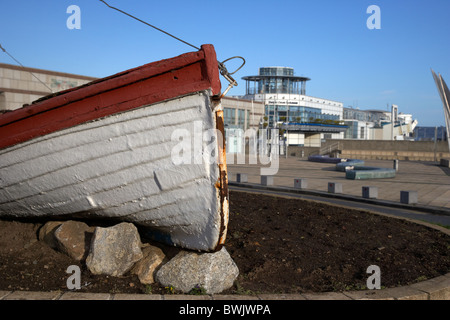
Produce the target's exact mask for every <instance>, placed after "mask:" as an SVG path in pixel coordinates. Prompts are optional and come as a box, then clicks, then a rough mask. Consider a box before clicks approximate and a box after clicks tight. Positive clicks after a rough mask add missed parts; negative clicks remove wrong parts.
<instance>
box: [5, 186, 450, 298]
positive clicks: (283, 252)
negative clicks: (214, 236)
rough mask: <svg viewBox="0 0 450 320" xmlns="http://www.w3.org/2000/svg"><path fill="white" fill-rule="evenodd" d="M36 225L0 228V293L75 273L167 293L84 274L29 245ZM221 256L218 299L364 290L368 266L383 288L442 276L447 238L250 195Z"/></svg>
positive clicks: (240, 199)
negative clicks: (228, 269)
mask: <svg viewBox="0 0 450 320" xmlns="http://www.w3.org/2000/svg"><path fill="white" fill-rule="evenodd" d="M43 223H44V222H23V221H9V220H0V290H29V291H52V290H61V291H67V290H68V289H67V286H66V281H67V279H68V277H69V276H70V274H68V273H66V269H67V268H68V267H69V266H70V265H79V266H80V267H81V269H82V274H81V281H82V288H81V289H80V291H83V292H108V293H169V289H168V288H162V287H159V286H158V285H156V284H154V285H152V286H151V287H150V286H144V285H142V284H140V283H139V280H138V279H137V277H136V276H131V275H129V276H124V277H120V278H115V277H107V276H94V275H92V274H90V273H89V271H87V270H86V268H85V267H83V265H80V263H79V262H77V261H74V260H72V259H71V258H69V257H67V256H66V255H64V254H63V253H59V252H57V251H55V250H53V249H51V248H50V247H48V246H47V245H46V244H45V243H44V242H41V241H38V240H37V232H38V230H39V228H40V227H41V226H42V225H43ZM143 240H144V239H143ZM160 247H162V248H163V249H164V250H165V251H166V252H167V253H168V255H169V256H170V255H173V254H175V253H176V250H174V249H173V248H167V247H164V246H161V245H160ZM226 248H227V250H228V252H229V253H230V255H231V256H232V258H233V259H234V261H235V262H236V264H237V266H238V267H239V270H240V275H239V277H238V279H237V281H236V283H235V286H234V287H233V288H231V289H229V290H227V291H226V292H224V293H229V294H230V293H237V294H252V293H305V292H326V291H343V290H357V289H365V288H366V281H367V278H368V277H369V276H370V274H367V273H366V270H367V268H368V267H369V266H370V265H377V266H379V268H380V270H381V286H382V287H385V288H388V287H395V286H401V285H407V284H411V283H415V282H418V281H423V280H426V279H429V278H433V277H436V276H439V275H443V274H445V273H447V272H450V236H448V235H445V234H444V233H442V232H440V231H437V230H435V229H432V228H428V227H425V226H422V225H418V224H415V223H411V222H407V221H404V220H398V219H394V218H387V217H382V216H379V215H374V214H370V213H367V212H365V211H357V210H349V209H345V208H340V207H334V206H328V205H325V204H321V203H316V202H309V201H302V200H298V199H288V198H281V197H270V196H265V195H259V194H252V193H241V192H230V221H229V230H228V238H227V244H226ZM175 292H176V291H175Z"/></svg>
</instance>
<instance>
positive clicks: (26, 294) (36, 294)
mask: <svg viewBox="0 0 450 320" xmlns="http://www.w3.org/2000/svg"><path fill="white" fill-rule="evenodd" d="M60 295H61V292H59V291H51V292H40V291H14V292H13V293H11V294H9V295H8V296H6V297H5V298H4V300H55V299H57V298H58V297H59V296H60Z"/></svg>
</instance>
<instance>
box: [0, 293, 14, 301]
mask: <svg viewBox="0 0 450 320" xmlns="http://www.w3.org/2000/svg"><path fill="white" fill-rule="evenodd" d="M11 292H12V291H0V300H2V299H3V298H4V297H6V296H8V295H9V294H11Z"/></svg>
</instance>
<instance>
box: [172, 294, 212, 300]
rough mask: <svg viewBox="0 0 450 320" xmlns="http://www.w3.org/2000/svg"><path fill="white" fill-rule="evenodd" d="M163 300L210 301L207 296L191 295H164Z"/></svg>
mask: <svg viewBox="0 0 450 320" xmlns="http://www.w3.org/2000/svg"><path fill="white" fill-rule="evenodd" d="M163 300H212V297H211V296H210V295H208V294H203V295H191V294H165V295H164V296H163Z"/></svg>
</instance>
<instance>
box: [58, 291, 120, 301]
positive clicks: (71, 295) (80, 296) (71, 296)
mask: <svg viewBox="0 0 450 320" xmlns="http://www.w3.org/2000/svg"><path fill="white" fill-rule="evenodd" d="M59 300H111V295H110V294H109V293H91V292H66V293H64V294H63V295H62V296H61V298H59Z"/></svg>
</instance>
